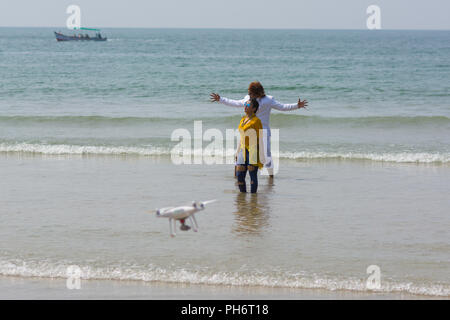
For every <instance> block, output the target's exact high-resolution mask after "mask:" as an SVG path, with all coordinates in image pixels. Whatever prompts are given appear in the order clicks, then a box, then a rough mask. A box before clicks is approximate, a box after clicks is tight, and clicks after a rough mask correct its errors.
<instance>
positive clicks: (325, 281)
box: [0, 260, 450, 297]
mask: <svg viewBox="0 0 450 320" xmlns="http://www.w3.org/2000/svg"><path fill="white" fill-rule="evenodd" d="M71 265H73V264H69V263H67V264H66V263H51V262H43V261H27V262H26V261H18V260H13V261H0V275H4V276H16V277H40V278H68V276H69V275H68V274H67V270H68V267H69V266H71ZM79 268H80V271H81V272H80V278H81V280H116V281H144V282H168V283H182V284H205V285H219V286H220V285H224V286H261V287H275V288H299V289H325V290H329V291H336V290H350V291H356V292H383V293H394V292H399V293H409V294H416V295H428V296H441V297H448V296H450V286H448V285H444V284H415V283H411V282H408V283H405V282H397V281H395V282H394V281H383V282H382V283H381V288H379V289H367V287H366V282H365V279H355V278H347V279H345V278H342V279H338V278H331V277H327V276H318V275H306V274H298V273H295V274H294V273H288V272H276V273H271V272H261V271H253V272H248V271H247V272H243V271H230V272H225V271H208V270H202V271H192V270H186V269H183V268H176V269H166V268H161V267H157V266H153V265H147V266H136V265H124V266H120V265H119V266H114V267H93V266H87V265H85V266H82V265H80V266H79Z"/></svg>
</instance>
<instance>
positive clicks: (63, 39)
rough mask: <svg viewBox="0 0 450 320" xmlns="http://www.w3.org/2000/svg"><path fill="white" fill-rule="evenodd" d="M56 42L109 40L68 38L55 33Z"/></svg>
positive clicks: (103, 39)
mask: <svg viewBox="0 0 450 320" xmlns="http://www.w3.org/2000/svg"><path fill="white" fill-rule="evenodd" d="M55 37H56V41H106V39H107V38H103V37H102V38H97V37H89V38H85V37H77V36H66V35H64V34H62V33H59V32H56V31H55Z"/></svg>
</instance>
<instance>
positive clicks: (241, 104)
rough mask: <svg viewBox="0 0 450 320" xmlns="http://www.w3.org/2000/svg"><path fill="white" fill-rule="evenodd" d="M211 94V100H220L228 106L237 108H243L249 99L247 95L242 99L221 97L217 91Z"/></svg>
mask: <svg viewBox="0 0 450 320" xmlns="http://www.w3.org/2000/svg"><path fill="white" fill-rule="evenodd" d="M210 96H211V102H220V103H222V104H224V105H226V106H229V107H235V108H243V107H244V103H245V102H246V101H247V100H248V98H247V97H245V98H244V99H242V100H232V99H228V98H224V97H221V96H220V95H218V94H217V93H211V95H210Z"/></svg>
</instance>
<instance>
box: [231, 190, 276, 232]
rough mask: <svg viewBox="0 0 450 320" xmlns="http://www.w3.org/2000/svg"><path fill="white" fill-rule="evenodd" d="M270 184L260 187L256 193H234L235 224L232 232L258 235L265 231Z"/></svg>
mask: <svg viewBox="0 0 450 320" xmlns="http://www.w3.org/2000/svg"><path fill="white" fill-rule="evenodd" d="M271 187H272V185H271V184H269V185H268V186H266V188H260V189H259V190H258V193H256V194H251V193H238V194H237V195H236V200H235V204H236V211H235V212H234V216H235V224H234V226H233V232H234V233H237V234H240V235H248V234H255V235H258V234H260V233H262V232H264V231H267V228H268V227H269V226H270V224H269V213H270V201H269V199H270V191H271Z"/></svg>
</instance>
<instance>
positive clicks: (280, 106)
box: [271, 98, 308, 111]
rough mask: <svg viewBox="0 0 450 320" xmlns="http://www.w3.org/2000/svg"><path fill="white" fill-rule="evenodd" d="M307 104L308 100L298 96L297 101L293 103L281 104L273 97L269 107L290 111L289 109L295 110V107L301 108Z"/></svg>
mask: <svg viewBox="0 0 450 320" xmlns="http://www.w3.org/2000/svg"><path fill="white" fill-rule="evenodd" d="M307 105H308V101H306V100H303V101H302V100H300V98H299V99H298V102H297V103H293V104H282V103H280V102H278V101H276V100H275V99H273V100H272V104H271V107H272V108H274V109H277V110H280V111H291V110H296V109H301V108H305V109H306V106H307Z"/></svg>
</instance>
